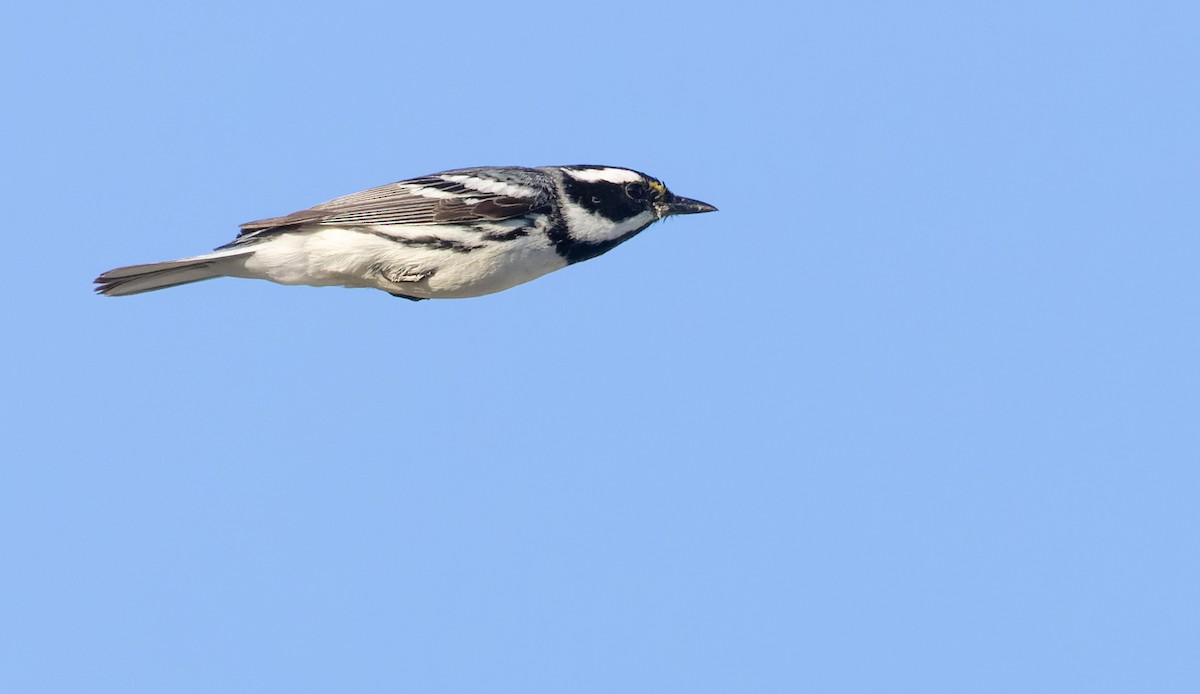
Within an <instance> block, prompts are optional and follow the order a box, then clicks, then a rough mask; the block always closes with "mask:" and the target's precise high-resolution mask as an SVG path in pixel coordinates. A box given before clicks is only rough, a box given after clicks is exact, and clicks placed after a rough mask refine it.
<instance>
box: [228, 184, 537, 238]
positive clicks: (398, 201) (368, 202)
mask: <svg viewBox="0 0 1200 694" xmlns="http://www.w3.org/2000/svg"><path fill="white" fill-rule="evenodd" d="M553 193H554V187H553V183H552V182H551V181H550V180H549V179H548V178H547V176H546V175H545V174H544V173H542V172H540V171H537V170H536V169H526V168H519V167H505V168H480V169H458V170H454V171H444V172H442V173H438V174H432V175H429V176H422V177H420V178H413V179H409V180H406V181H399V182H397V183H389V184H388V185H385V186H379V187H378V188H371V189H370V190H364V191H362V192H359V193H353V194H351V195H346V196H344V197H340V198H337V199H336V200H330V201H329V202H326V203H322V204H320V205H316V206H314V207H312V208H309V209H307V210H301V211H299V212H293V213H292V214H289V215H286V216H284V217H272V218H270V219H261V220H258V221H256V222H247V223H245V224H243V225H242V226H241V229H242V230H241V233H239V234H238V238H237V241H235V242H234V243H239V242H245V241H249V240H250V238H249V237H252V236H256V235H258V234H259V233H260V232H266V231H271V230H279V231H284V230H285V229H284V227H292V228H295V227H297V226H300V225H305V226H307V225H314V224H315V225H323V226H367V225H376V224H402V225H437V224H463V223H469V222H476V221H499V220H504V219H510V218H512V217H518V216H520V215H523V214H526V213H529V212H532V211H534V210H537V209H539V208H542V207H545V206H547V205H550V204H551V202H552V201H553V199H554V195H553Z"/></svg>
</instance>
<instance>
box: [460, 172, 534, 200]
mask: <svg viewBox="0 0 1200 694" xmlns="http://www.w3.org/2000/svg"><path fill="white" fill-rule="evenodd" d="M439 178H441V179H442V180H443V181H450V182H451V183H457V184H459V185H460V186H462V187H463V188H469V189H471V190H477V191H479V192H480V193H494V194H496V195H512V196H514V197H526V198H531V197H535V196H536V195H537V191H535V190H533V189H531V188H527V187H526V186H519V185H517V184H515V183H506V182H504V181H495V180H492V179H490V178H478V177H476V176H467V175H465V174H443V175H441V176H439Z"/></svg>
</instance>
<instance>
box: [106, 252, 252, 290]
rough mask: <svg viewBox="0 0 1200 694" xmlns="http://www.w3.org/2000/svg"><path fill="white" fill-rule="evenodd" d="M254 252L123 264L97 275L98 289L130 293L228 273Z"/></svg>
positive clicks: (220, 253) (164, 287)
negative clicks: (126, 265)
mask: <svg viewBox="0 0 1200 694" xmlns="http://www.w3.org/2000/svg"><path fill="white" fill-rule="evenodd" d="M252 252H253V251H245V250H241V251H240V252H238V253H229V252H228V251H226V252H221V251H218V252H216V253H209V254H207V255H198V256H196V257H194V258H182V259H180V260H168V261H166V262H162V263H149V264H146V265H130V266H128V267H119V268H117V269H115V270H109V271H108V272H106V273H104V274H102V275H100V276H99V277H97V278H96V280H95V282H96V285H97V286H96V293H98V294H104V295H105V296H129V295H131V294H141V293H142V292H151V291H154V290H156V289H166V288H167V287H178V286H179V285H181V284H190V283H192V282H200V281H202V280H210V279H213V278H216V277H228V276H229V275H231V274H233V273H234V272H236V270H237V269H239V268H241V267H242V266H243V262H244V261H245V259H246V256H248V255H250V254H251V253H252Z"/></svg>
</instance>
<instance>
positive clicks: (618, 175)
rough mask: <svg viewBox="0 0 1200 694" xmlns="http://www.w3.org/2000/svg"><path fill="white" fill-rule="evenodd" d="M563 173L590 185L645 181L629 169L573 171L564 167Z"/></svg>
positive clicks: (613, 168)
mask: <svg viewBox="0 0 1200 694" xmlns="http://www.w3.org/2000/svg"><path fill="white" fill-rule="evenodd" d="M563 173H565V174H567V175H568V176H570V177H571V178H573V179H575V180H576V181H587V182H589V183H597V182H600V181H605V182H608V183H639V182H641V181H643V180H645V179H643V178H642V175H641V174H639V173H638V172H636V171H630V170H629V169H618V168H616V167H608V168H604V169H572V168H570V167H564V168H563Z"/></svg>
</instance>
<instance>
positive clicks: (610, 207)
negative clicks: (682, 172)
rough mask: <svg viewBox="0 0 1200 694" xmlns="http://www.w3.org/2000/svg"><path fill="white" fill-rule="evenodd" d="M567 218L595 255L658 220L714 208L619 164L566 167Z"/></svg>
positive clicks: (588, 254)
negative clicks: (680, 194)
mask: <svg viewBox="0 0 1200 694" xmlns="http://www.w3.org/2000/svg"><path fill="white" fill-rule="evenodd" d="M555 168H558V169H559V170H560V171H562V186H563V201H562V206H561V212H562V215H563V220H564V221H565V222H566V224H567V228H568V230H569V233H570V235H571V237H572V241H574V242H575V243H576V244H579V245H580V246H581V247H580V249H579V250H580V251H581V252H585V253H586V257H580V258H571V259H570V260H572V261H577V260H585V259H586V258H590V257H595V256H596V255H600V254H601V253H604V252H605V251H607V250H609V249H611V248H613V247H614V246H616V245H617V244H619V243H621V242H622V241H625V240H627V239H629V238H631V237H632V236H634V235H635V234H637V233H638V232H639V231H641V230H643V229H645V228H646V227H648V226H650V225H651V224H653V223H654V222H656V221H658V220H660V219H663V218H665V217H670V216H672V215H677V214H697V213H700V212H715V211H716V209H717V208H715V207H713V206H712V205H709V204H708V203H704V202H700V201H699V200H692V199H690V198H685V197H682V196H679V195H675V194H674V193H672V192H671V191H670V190H668V189H667V187H666V186H665V185H663V182H662V181H660V180H658V179H657V178H654V177H653V176H648V175H646V174H644V173H641V172H640V171H634V170H633V169H624V168H620V167H616V166H562V167H555Z"/></svg>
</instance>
